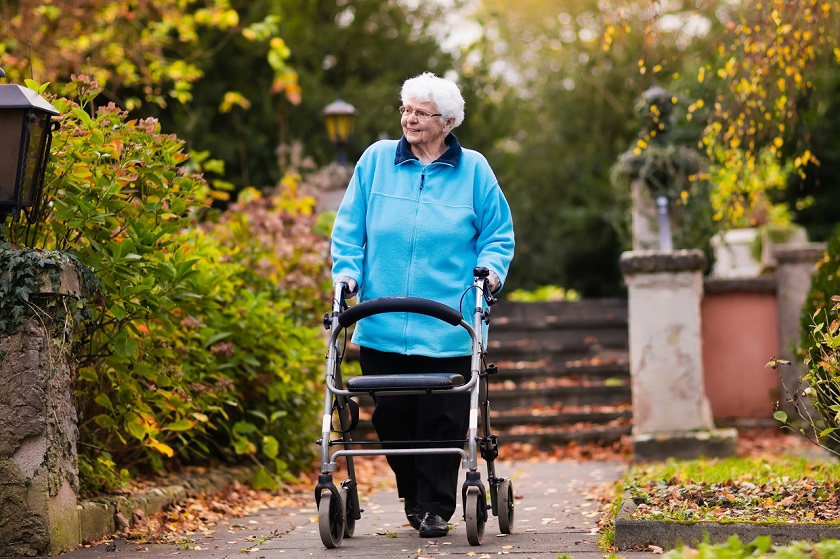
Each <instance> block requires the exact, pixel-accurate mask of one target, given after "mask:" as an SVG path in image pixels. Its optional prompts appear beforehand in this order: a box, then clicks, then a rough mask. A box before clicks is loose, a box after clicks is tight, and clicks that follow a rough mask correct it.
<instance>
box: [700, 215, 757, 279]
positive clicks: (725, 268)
mask: <svg viewBox="0 0 840 559" xmlns="http://www.w3.org/2000/svg"><path fill="white" fill-rule="evenodd" d="M758 235H759V230H758V228H757V227H745V228H741V229H728V230H726V231H721V232H719V233H716V234H715V235H714V236H713V237H712V239H711V244H712V251H713V253H714V257H715V262H714V265H713V266H712V273H711V275H712V276H714V277H717V278H745V277H746V278H749V277H755V276H758V275H759V274H760V273H761V263H760V262H759V261H757V260H756V259H755V258H753V255H752V252H753V249H752V247H753V243H755V241H756V237H757V236H758Z"/></svg>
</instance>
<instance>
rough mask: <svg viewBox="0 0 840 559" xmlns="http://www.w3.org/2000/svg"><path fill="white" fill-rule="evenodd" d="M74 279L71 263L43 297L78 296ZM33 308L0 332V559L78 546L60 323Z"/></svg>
mask: <svg viewBox="0 0 840 559" xmlns="http://www.w3.org/2000/svg"><path fill="white" fill-rule="evenodd" d="M68 266H69V265H68ZM74 276H75V270H74V269H72V267H70V269H65V271H64V273H63V274H62V276H61V278H62V280H61V281H59V282H57V283H56V282H54V281H52V280H51V281H49V282H45V284H46V285H53V284H55V285H56V287H57V289H56V290H55V292H54V293H52V294H50V295H46V297H50V296H52V297H59V298H60V297H62V296H65V295H68V294H70V295H78V285H79V282H78V278H77V277H74ZM48 289H52V288H51V287H50V288H48ZM73 290H75V291H76V292H75V293H73ZM33 309H37V306H33ZM34 312H35V313H36V314H35V315H34V316H31V317H30V318H29V320H28V321H27V323H26V326H25V328H24V329H23V330H22V331H20V332H19V333H17V334H14V335H5V336H0V555H2V556H32V555H46V554H50V555H55V554H58V553H59V552H61V551H62V550H64V549H67V548H68V547H71V546H75V545H78V543H79V541H78V539H79V514H78V510H77V506H76V505H77V499H76V495H77V493H78V488H79V478H78V461H77V455H76V441H77V439H78V428H77V418H76V410H75V408H74V405H73V380H72V378H73V373H72V371H73V368H72V356H71V354H70V352H69V351H68V348H67V347H65V346H63V345H62V343H63V342H62V339H63V336H62V335H61V334H60V332H63V327H64V325H63V324H61V325H54V324H51V323H50V319H49V318H48V317H46V316H45V313H40V312H38V311H37V310H35V311H34ZM56 326H58V327H56Z"/></svg>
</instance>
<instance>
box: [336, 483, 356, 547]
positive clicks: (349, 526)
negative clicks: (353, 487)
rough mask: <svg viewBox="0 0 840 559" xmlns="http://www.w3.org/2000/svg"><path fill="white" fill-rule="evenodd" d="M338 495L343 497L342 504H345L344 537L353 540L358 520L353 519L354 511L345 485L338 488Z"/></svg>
mask: <svg viewBox="0 0 840 559" xmlns="http://www.w3.org/2000/svg"><path fill="white" fill-rule="evenodd" d="M338 494H339V495H341V502H342V503H344V537H345V538H352V537H353V532H355V530H356V519H355V518H353V511H351V510H350V495H349V493H348V491H347V488H346V487H345V486H344V484H341V487H339V488H338Z"/></svg>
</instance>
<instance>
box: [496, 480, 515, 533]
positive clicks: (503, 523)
mask: <svg viewBox="0 0 840 559" xmlns="http://www.w3.org/2000/svg"><path fill="white" fill-rule="evenodd" d="M498 496H499V507H498V508H499V531H500V532H501V533H502V534H512V533H513V507H514V501H513V482H512V481H510V480H509V479H507V478H505V479H502V480H501V481H500V482H499V487H498Z"/></svg>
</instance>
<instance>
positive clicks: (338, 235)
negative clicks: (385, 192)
mask: <svg viewBox="0 0 840 559" xmlns="http://www.w3.org/2000/svg"><path fill="white" fill-rule="evenodd" d="M366 213H367V197H366V196H365V193H364V190H363V188H362V179H361V173H360V170H359V167H357V168H356V170H355V171H354V172H353V178H352V179H351V180H350V184H349V185H348V186H347V191H346V192H345V193H344V199H343V200H342V201H341V205H340V206H339V208H338V213H337V214H336V217H335V223H334V224H333V230H332V244H331V247H330V253H331V256H332V261H333V266H332V278H333V282H335V281H336V280H337V279H338V278H340V277H347V278H351V279H353V280H355V281H356V284H357V285H359V286H361V285H362V278H363V277H364V270H363V267H364V254H365V252H364V251H365V243H366V242H367V229H366V227H365V223H366Z"/></svg>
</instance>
